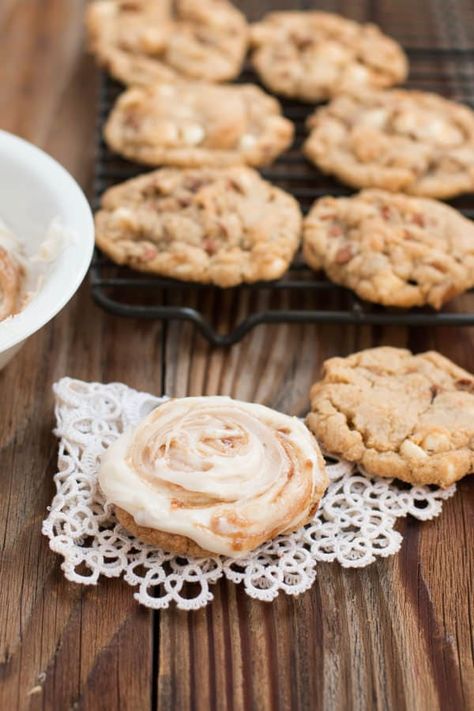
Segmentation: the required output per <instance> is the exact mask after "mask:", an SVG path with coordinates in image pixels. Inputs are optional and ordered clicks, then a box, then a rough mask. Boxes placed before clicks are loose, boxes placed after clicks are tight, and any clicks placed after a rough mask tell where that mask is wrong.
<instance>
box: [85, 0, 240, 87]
mask: <svg viewBox="0 0 474 711" xmlns="http://www.w3.org/2000/svg"><path fill="white" fill-rule="evenodd" d="M86 24H87V30H88V35H89V44H90V47H91V50H92V52H94V54H95V55H96V57H97V59H98V61H99V62H100V64H101V65H102V66H104V67H105V68H106V69H107V70H108V71H109V72H110V73H111V74H112V76H114V77H115V78H116V79H118V80H120V81H122V82H124V83H125V84H142V85H143V84H153V83H154V82H157V81H170V80H173V79H175V78H177V77H180V76H185V77H190V78H193V79H204V80H206V81H226V80H228V79H233V78H234V77H236V76H237V75H238V74H239V72H240V69H241V66H242V62H243V59H244V56H245V52H246V49H247V22H246V20H245V17H244V16H243V15H242V13H241V12H239V10H237V8H235V7H234V6H233V5H232V4H231V3H230V2H228V0H174V1H172V0H93V2H92V3H90V5H89V6H88V8H87V15H86Z"/></svg>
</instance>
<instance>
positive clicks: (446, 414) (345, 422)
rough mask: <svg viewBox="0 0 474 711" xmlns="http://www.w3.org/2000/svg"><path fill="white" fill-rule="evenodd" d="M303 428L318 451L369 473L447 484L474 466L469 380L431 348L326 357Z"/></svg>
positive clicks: (473, 396) (473, 397)
mask: <svg viewBox="0 0 474 711" xmlns="http://www.w3.org/2000/svg"><path fill="white" fill-rule="evenodd" d="M307 424H308V426H309V428H310V429H311V430H312V431H313V433H314V434H315V435H316V437H317V439H318V441H319V443H320V445H321V447H322V448H323V450H326V451H327V452H329V453H332V454H335V455H338V456H340V457H343V458H344V459H347V460H349V461H352V462H358V463H359V464H360V465H361V466H362V467H363V468H364V469H365V470H366V471H367V472H368V473H369V474H371V475H376V476H382V477H396V478H398V479H402V480H403V481H406V482H410V483H412V484H436V485H438V486H442V487H447V486H449V485H450V484H452V483H453V482H454V481H456V480H458V479H460V478H461V477H463V476H465V475H466V474H468V473H471V472H472V471H473V469H474V378H473V376H472V375H471V374H470V373H467V372H466V371H465V370H463V369H462V368H459V367H458V366H457V365H455V364H454V363H452V362H451V361H450V360H448V359H447V358H445V357H443V356H442V355H440V354H439V353H436V352H434V351H429V352H427V353H422V354H420V355H413V354H412V353H411V352H410V351H408V350H405V349H401V348H390V347H381V348H372V349H369V350H365V351H361V352H359V353H354V354H353V355H351V356H348V357H347V358H331V359H329V360H327V361H326V362H325V363H324V366H323V374H322V380H321V381H320V382H317V383H316V384H315V385H313V387H312V389H311V413H310V414H309V415H308V418H307Z"/></svg>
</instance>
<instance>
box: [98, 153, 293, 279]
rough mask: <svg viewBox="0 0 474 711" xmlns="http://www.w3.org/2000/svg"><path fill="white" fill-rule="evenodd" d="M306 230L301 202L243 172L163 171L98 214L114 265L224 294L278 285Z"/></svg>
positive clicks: (133, 185)
mask: <svg viewBox="0 0 474 711" xmlns="http://www.w3.org/2000/svg"><path fill="white" fill-rule="evenodd" d="M300 230H301V212H300V209H299V206H298V204H297V202H296V200H295V199H294V198H293V197H292V196H291V195H288V194H287V193H285V192H284V191H283V190H280V189H279V188H276V187H274V186H273V185H271V184H270V183H268V182H266V181H265V180H263V179H262V178H261V177H260V176H259V174H258V173H256V172H255V171H254V170H252V169H251V168H244V167H233V168H227V169H222V170H219V169H210V168H209V169H196V170H178V169H171V168H168V169H166V168H165V169H162V170H157V171H155V172H152V173H148V174H146V175H142V176H140V177H138V178H134V179H132V180H128V181H126V182H125V183H122V184H120V185H117V186H114V187H112V188H110V189H109V190H107V191H106V192H105V193H104V195H103V198H102V209H101V210H99V212H98V213H97V214H96V240H97V244H98V245H99V247H100V248H101V249H102V250H103V251H104V252H105V253H106V254H108V255H109V256H110V257H111V259H113V260H114V261H115V262H117V263H119V264H127V265H129V266H131V267H133V268H134V269H138V270H141V271H145V272H153V273H156V274H161V275H163V276H167V277H172V278H175V279H182V280H184V281H194V282H201V283H204V284H209V283H211V284H216V285H218V286H221V287H228V286H235V285H237V284H241V283H243V282H255V281H260V280H271V279H277V278H279V277H280V276H281V275H282V274H283V273H284V272H285V271H286V270H287V268H288V266H289V264H290V262H291V260H292V258H293V256H294V253H295V252H296V250H297V248H298V245H299V241H300Z"/></svg>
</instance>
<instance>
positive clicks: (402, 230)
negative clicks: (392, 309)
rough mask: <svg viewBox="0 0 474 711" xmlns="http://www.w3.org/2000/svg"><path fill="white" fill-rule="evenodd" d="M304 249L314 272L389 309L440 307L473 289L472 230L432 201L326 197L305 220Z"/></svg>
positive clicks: (370, 195)
mask: <svg viewBox="0 0 474 711" xmlns="http://www.w3.org/2000/svg"><path fill="white" fill-rule="evenodd" d="M303 251H304V256H305V260H306V262H307V263H308V264H309V265H310V266H311V267H313V269H324V271H325V272H326V274H327V275H328V276H329V278H330V279H332V280H333V281H335V282H336V283H337V284H342V285H343V286H347V287H349V288H350V289H353V290H354V291H355V292H356V294H357V295H358V296H360V297H361V298H362V299H366V300H367V301H372V302H375V303H379V304H384V305H385V306H398V307H403V308H409V307H412V306H423V305H425V304H429V305H431V306H433V307H434V308H436V309H439V308H441V306H442V305H443V304H444V303H446V302H447V301H449V300H450V299H452V298H454V297H455V296H456V295H457V294H461V293H462V292H464V291H465V290H466V289H469V288H471V287H472V286H473V285H474V224H473V223H472V221H471V220H468V219H466V218H465V217H463V216H462V215H461V214H460V213H459V212H458V211H457V210H454V209H453V208H452V207H449V206H448V205H445V204H443V203H441V202H437V201H436V200H430V199H428V198H414V197H410V196H408V195H403V194H398V193H390V192H383V191H381V190H364V191H363V192H361V193H359V194H358V195H355V196H353V197H347V198H346V197H344V198H333V197H324V198H321V199H320V200H318V201H317V202H316V203H315V204H314V206H313V207H312V208H311V210H310V212H309V214H308V216H307V217H306V219H305V221H304V228H303Z"/></svg>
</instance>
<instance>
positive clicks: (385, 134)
mask: <svg viewBox="0 0 474 711" xmlns="http://www.w3.org/2000/svg"><path fill="white" fill-rule="evenodd" d="M308 126H309V128H310V129H311V133H310V135H309V137H308V139H307V141H306V143H305V145H304V152H305V154H306V155H307V156H308V158H309V159H310V160H311V161H313V163H315V164H316V165H317V166H318V168H320V169H321V170H322V171H324V172H325V173H331V174H333V175H335V176H337V177H338V178H339V179H340V180H342V181H343V182H345V183H348V185H352V186H353V187H356V188H369V187H374V188H382V189H384V190H392V191H395V192H397V191H400V192H404V193H409V194H410V195H418V196H420V197H433V198H449V197H453V196H454V195H458V194H460V193H464V192H470V191H471V190H474V112H473V111H472V110H471V109H469V108H468V107H467V106H462V105H461V104H457V103H455V102H454V101H448V100H447V99H444V98H443V97H441V96H438V95H437V94H429V93H425V92H421V91H408V90H392V91H385V92H384V91H379V92H365V93H363V92H361V93H360V94H358V95H357V96H356V95H354V96H339V97H337V98H336V99H334V100H333V101H332V102H331V103H330V104H329V105H328V106H325V107H323V108H321V109H318V110H317V111H316V112H315V113H314V114H313V115H312V116H311V117H310V119H309V121H308Z"/></svg>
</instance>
